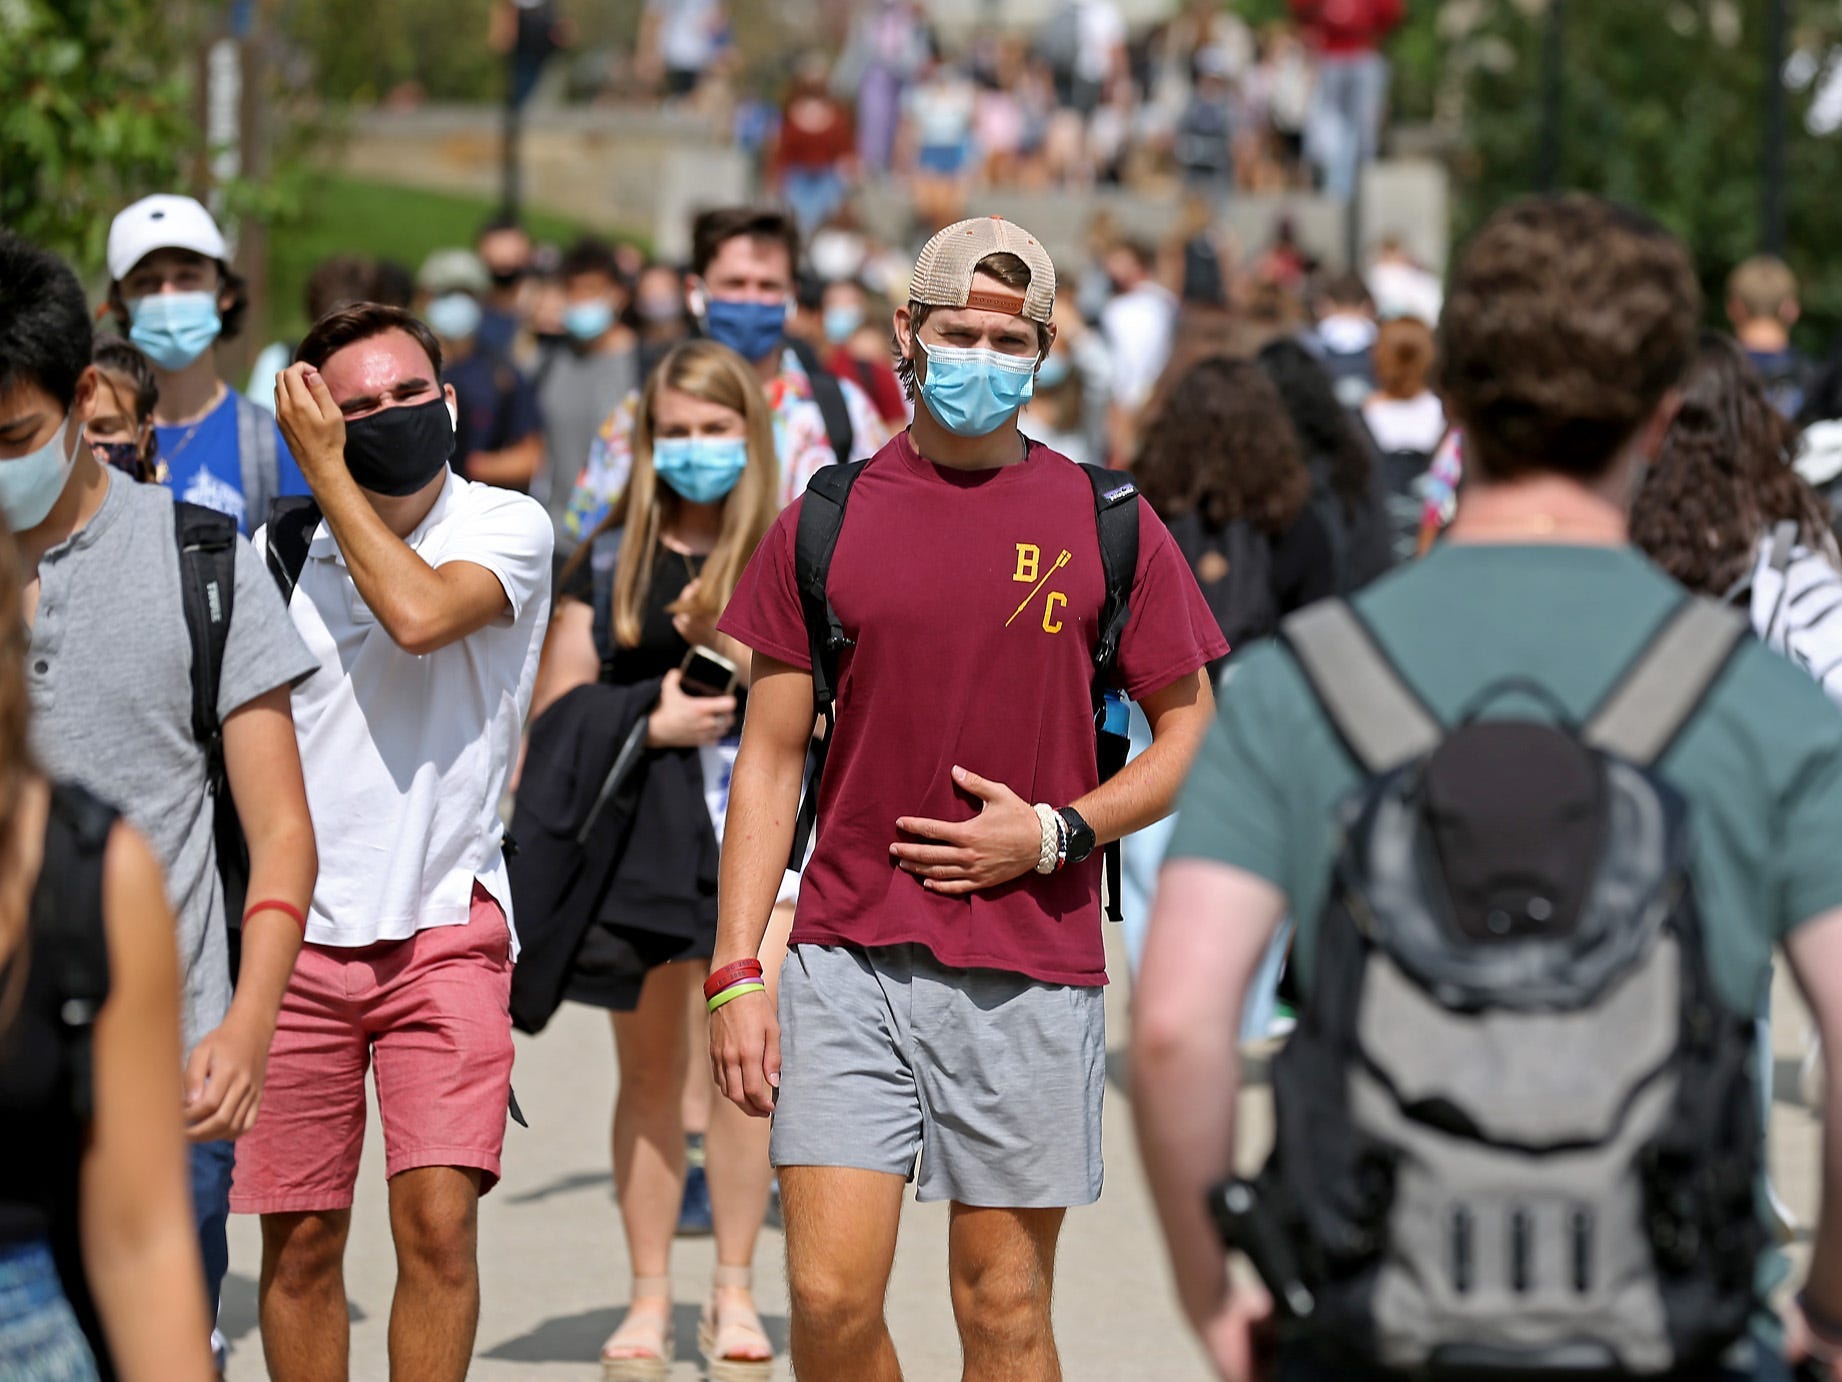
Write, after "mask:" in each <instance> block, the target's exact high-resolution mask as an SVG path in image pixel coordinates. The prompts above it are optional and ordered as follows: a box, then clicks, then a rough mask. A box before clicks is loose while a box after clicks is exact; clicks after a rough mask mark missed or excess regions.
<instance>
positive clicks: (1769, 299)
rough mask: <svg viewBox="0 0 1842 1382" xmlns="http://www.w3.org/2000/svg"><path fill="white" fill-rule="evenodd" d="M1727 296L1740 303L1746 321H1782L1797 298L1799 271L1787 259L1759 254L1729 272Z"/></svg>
mask: <svg viewBox="0 0 1842 1382" xmlns="http://www.w3.org/2000/svg"><path fill="white" fill-rule="evenodd" d="M1727 300H1728V302H1729V303H1734V304H1737V305H1738V306H1739V309H1740V312H1741V313H1742V314H1743V315H1744V319H1745V320H1746V321H1757V320H1759V319H1760V318H1767V319H1769V320H1772V321H1780V320H1782V319H1783V317H1784V311H1785V309H1786V308H1787V307H1789V306H1791V305H1792V304H1793V303H1795V302H1796V301H1797V275H1796V274H1794V273H1792V272H1791V269H1790V266H1789V265H1788V264H1786V263H1785V262H1784V260H1782V259H1779V258H1777V257H1776V256H1774V255H1770V254H1755V255H1754V256H1753V257H1752V258H1751V259H1748V260H1745V261H1744V262H1743V263H1741V264H1740V265H1739V266H1738V267H1737V268H1735V269H1734V271H1733V272H1732V273H1731V274H1729V275H1728V277H1727Z"/></svg>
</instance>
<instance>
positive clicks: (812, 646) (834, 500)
mask: <svg viewBox="0 0 1842 1382" xmlns="http://www.w3.org/2000/svg"><path fill="white" fill-rule="evenodd" d="M869 463H870V462H869V460H868V459H865V460H861V461H849V462H845V463H843V464H840V465H828V466H822V467H820V468H819V469H818V470H816V471H814V472H813V475H812V479H811V480H809V481H808V482H807V484H806V493H805V495H804V496H803V497H802V498H801V500H800V511H799V525H798V527H797V528H795V529H794V537H793V579H794V582H795V584H796V585H797V586H798V588H799V602H800V609H801V611H802V612H803V613H804V615H805V617H806V645H807V648H808V649H809V650H810V652H811V655H812V701H813V706H814V708H815V709H816V710H817V712H818V714H819V717H820V718H821V719H822V720H824V722H825V737H824V738H823V739H819V740H815V741H814V743H813V746H812V750H811V752H810V753H809V754H808V755H807V759H806V785H805V791H804V792H803V794H802V795H801V798H800V807H799V815H798V817H797V818H796V819H795V821H794V826H793V855H792V861H791V863H790V864H789V867H790V868H793V869H798V868H799V867H800V866H801V865H802V864H803V863H804V862H805V859H806V846H807V845H808V844H809V843H810V842H811V840H812V830H813V826H814V825H816V824H817V822H818V815H819V796H818V792H819V779H820V777H821V776H822V775H823V774H824V772H825V755H826V754H827V753H828V752H829V751H830V745H831V740H832V729H833V727H834V726H835V725H836V723H837V718H838V717H837V700H838V654H839V653H841V652H843V651H844V650H845V649H846V648H848V647H850V646H851V639H850V638H849V637H848V636H846V634H845V632H844V624H843V623H842V622H841V621H840V620H839V618H838V611H837V610H835V609H833V608H832V603H831V596H830V594H829V592H828V590H827V583H828V582H829V580H830V578H831V559H832V554H833V553H834V552H835V551H836V550H837V548H838V534H839V533H841V532H843V531H844V506H845V504H846V503H847V502H848V501H849V499H850V497H851V487H852V486H853V485H855V484H856V483H857V477H858V476H859V475H861V474H863V468H864V467H865V466H866V465H868V464H869Z"/></svg>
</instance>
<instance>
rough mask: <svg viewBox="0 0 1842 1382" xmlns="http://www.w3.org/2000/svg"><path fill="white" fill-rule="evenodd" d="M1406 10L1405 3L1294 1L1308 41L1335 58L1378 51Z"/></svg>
mask: <svg viewBox="0 0 1842 1382" xmlns="http://www.w3.org/2000/svg"><path fill="white" fill-rule="evenodd" d="M1406 11H1407V6H1406V4H1405V3H1404V0H1292V17H1293V18H1294V19H1296V20H1297V21H1298V23H1299V24H1300V26H1302V27H1303V29H1304V30H1305V39H1306V41H1307V42H1308V43H1310V45H1311V46H1312V47H1313V48H1315V49H1316V50H1317V51H1318V52H1320V53H1327V54H1330V55H1331V56H1333V57H1348V56H1349V55H1351V54H1353V53H1366V52H1369V51H1371V50H1372V49H1375V48H1379V47H1380V46H1381V44H1382V41H1383V40H1384V39H1386V38H1387V37H1388V35H1389V34H1390V33H1392V32H1393V30H1394V28H1395V26H1396V25H1398V24H1399V23H1400V22H1401V19H1402V17H1403V16H1404V15H1405V14H1406Z"/></svg>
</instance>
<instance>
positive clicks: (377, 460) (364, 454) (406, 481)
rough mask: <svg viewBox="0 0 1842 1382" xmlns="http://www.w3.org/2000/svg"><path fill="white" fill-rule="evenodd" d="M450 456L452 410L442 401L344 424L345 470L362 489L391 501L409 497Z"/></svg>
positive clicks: (409, 406) (391, 409)
mask: <svg viewBox="0 0 1842 1382" xmlns="http://www.w3.org/2000/svg"><path fill="white" fill-rule="evenodd" d="M453 454H454V411H453V409H451V408H450V407H449V406H448V401H447V399H445V398H442V397H439V396H437V397H435V398H431V399H430V400H429V401H428V402H427V403H411V404H407V405H400V406H398V407H395V408H385V409H384V410H383V411H382V412H376V413H372V414H371V415H370V416H368V417H360V418H352V419H350V420H349V421H347V423H346V424H345V467H346V469H347V470H349V471H351V472H352V478H353V479H354V480H356V481H357V482H358V484H359V487H360V488H361V489H368V490H370V491H371V492H372V493H373V494H382V495H386V496H388V497H390V498H401V497H402V496H404V495H406V494H414V493H415V492H416V491H417V490H419V489H421V488H422V487H423V486H424V485H426V484H427V483H428V482H429V481H430V480H433V479H434V478H435V477H436V476H437V475H439V474H440V473H441V468H442V467H443V466H445V465H446V464H447V463H448V457H449V456H451V455H453Z"/></svg>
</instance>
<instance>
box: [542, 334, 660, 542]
mask: <svg viewBox="0 0 1842 1382" xmlns="http://www.w3.org/2000/svg"><path fill="white" fill-rule="evenodd" d="M537 378H538V386H537V407H538V411H540V412H541V413H542V414H543V418H544V468H543V469H542V470H540V471H539V472H538V473H537V475H536V477H535V478H534V479H533V480H532V482H531V496H532V498H534V499H537V500H538V501H539V502H541V503H542V504H543V506H544V508H545V509H546V510H547V511H548V512H549V514H550V526H551V527H553V528H554V529H556V538H557V551H558V552H559V553H561V552H564V551H567V550H569V549H571V548H573V547H574V546H575V540H574V539H573V538H571V537H569V535H568V534H567V533H566V532H565V531H564V529H563V514H564V513H565V512H566V511H567V510H568V508H569V496H570V495H572V494H574V493H575V489H576V479H577V477H579V476H580V475H581V474H582V467H583V465H585V464H586V463H587V461H588V447H589V443H590V442H592V441H593V440H594V439H595V431H596V429H597V428H599V427H600V426H601V424H602V422H603V421H604V420H605V419H606V418H607V416H608V414H609V413H611V412H613V411H614V409H615V406H616V405H618V404H619V403H620V401H621V400H622V399H624V398H625V397H626V396H627V395H628V394H630V393H632V392H633V391H634V390H635V389H637V388H639V386H640V365H639V356H638V353H637V352H635V351H631V350H618V351H614V352H612V353H609V354H599V355H597V354H589V355H578V354H576V352H575V351H573V350H571V349H569V347H567V346H559V347H557V348H556V349H555V350H553V351H552V353H551V354H550V355H549V356H548V357H547V358H546V359H545V360H544V361H543V362H542V363H541V364H539V365H538V367H537Z"/></svg>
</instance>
